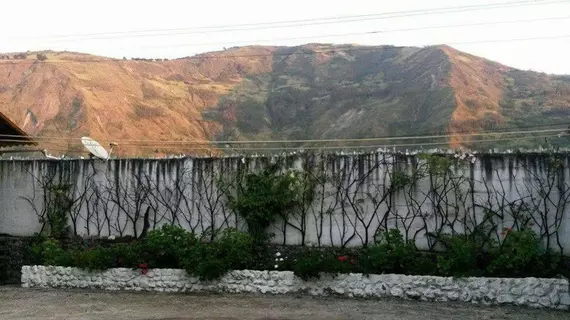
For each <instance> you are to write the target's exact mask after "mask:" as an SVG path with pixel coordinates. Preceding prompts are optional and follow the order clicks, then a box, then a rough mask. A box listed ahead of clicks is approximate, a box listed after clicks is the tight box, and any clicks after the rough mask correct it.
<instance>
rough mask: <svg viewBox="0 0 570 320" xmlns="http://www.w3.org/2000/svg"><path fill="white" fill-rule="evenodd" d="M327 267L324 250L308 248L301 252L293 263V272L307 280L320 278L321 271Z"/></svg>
mask: <svg viewBox="0 0 570 320" xmlns="http://www.w3.org/2000/svg"><path fill="white" fill-rule="evenodd" d="M325 269H326V263H325V257H324V255H323V253H322V252H320V251H315V250H308V251H306V252H304V253H303V254H301V255H300V256H299V257H298V258H297V259H296V261H295V263H294V264H293V273H294V274H295V275H296V276H297V277H299V278H301V279H303V280H305V281H307V280H310V279H318V278H320V274H321V272H324V270H325Z"/></svg>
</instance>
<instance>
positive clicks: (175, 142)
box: [0, 124, 566, 148]
mask: <svg viewBox="0 0 570 320" xmlns="http://www.w3.org/2000/svg"><path fill="white" fill-rule="evenodd" d="M565 125H566V124H565ZM550 126H552V125H550ZM564 129H565V128H558V129H543V130H516V131H486V132H476V133H451V134H444V135H416V136H387V137H376V138H353V139H307V140H249V141H205V140H195V141H191V140H188V141H180V140H170V141H169V140H128V139H126V140H115V141H118V143H119V145H129V146H141V145H140V144H143V145H145V144H146V145H147V146H149V145H152V146H164V145H175V146H176V145H180V144H182V145H202V144H206V145H212V144H213V145H219V144H275V143H280V144H291V143H334V142H344V143H347V142H375V141H394V140H396V141H397V140H423V139H431V140H433V139H442V138H454V137H479V136H486V135H495V134H497V135H514V134H517V135H521V134H536V133H549V132H550V133H552V132H558V133H560V132H561V131H562V130H564ZM6 136H11V137H16V136H14V135H0V137H6ZM527 138H529V137H527ZM530 138H532V137H530ZM34 139H35V140H36V141H38V142H43V143H47V144H50V143H51V144H56V143H60V144H63V143H68V142H67V141H69V142H72V143H77V144H79V141H78V139H77V138H72V137H69V138H67V137H56V136H49V137H47V136H45V137H36V138H34ZM58 140H60V141H58ZM102 141H107V140H102ZM0 142H22V140H21V139H20V140H19V139H0ZM446 143H449V142H446ZM296 148H297V147H296Z"/></svg>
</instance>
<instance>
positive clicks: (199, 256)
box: [182, 229, 255, 280]
mask: <svg viewBox="0 0 570 320" xmlns="http://www.w3.org/2000/svg"><path fill="white" fill-rule="evenodd" d="M253 243H254V242H253V239H252V238H251V237H250V236H249V235H248V234H247V233H243V232H240V231H238V230H236V229H226V230H224V232H222V234H221V235H220V236H219V238H217V239H215V240H214V241H213V242H210V243H203V242H198V243H196V244H195V245H194V246H193V247H192V248H191V249H190V250H189V251H187V255H186V256H185V257H184V260H183V261H182V264H183V266H184V269H186V271H187V272H188V273H189V274H192V275H195V276H198V277H200V279H203V280H213V279H216V278H219V277H221V276H223V275H224V274H226V273H227V272H228V271H230V270H239V269H245V268H247V267H248V266H249V265H250V264H251V263H252V261H253V258H254V256H255V255H254V246H253Z"/></svg>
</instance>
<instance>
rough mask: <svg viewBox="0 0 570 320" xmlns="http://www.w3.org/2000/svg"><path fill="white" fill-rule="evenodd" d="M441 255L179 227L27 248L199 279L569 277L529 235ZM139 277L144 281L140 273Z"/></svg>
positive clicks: (393, 234)
mask: <svg viewBox="0 0 570 320" xmlns="http://www.w3.org/2000/svg"><path fill="white" fill-rule="evenodd" d="M438 239H439V240H438V241H439V242H438V243H440V244H441V245H442V249H443V252H441V253H437V254H436V253H426V252H421V251H419V250H417V249H416V248H415V246H414V244H413V243H410V242H407V241H405V240H404V238H403V236H402V234H401V233H400V231H399V230H389V231H387V232H384V233H382V235H381V239H379V241H378V243H376V244H375V245H373V246H371V247H368V248H354V249H346V248H310V247H302V246H301V247H282V248H278V250H277V248H274V247H271V246H268V245H264V246H260V245H259V243H257V242H256V241H255V240H254V238H253V237H252V236H251V235H250V234H248V233H245V232H240V231H239V230H236V229H227V230H225V231H223V232H221V233H220V234H219V235H218V236H217V237H216V238H215V239H214V240H213V241H212V242H201V241H199V240H198V238H197V237H196V236H195V235H194V234H192V233H190V232H187V231H185V230H184V229H182V228H179V227H172V226H165V227H162V228H160V229H157V230H154V231H152V232H149V234H148V236H147V237H146V238H144V239H139V240H135V241H131V242H128V243H116V244H106V243H96V242H83V243H79V242H76V243H71V244H69V243H61V242H59V241H56V240H53V239H46V240H44V239H41V238H38V239H37V241H34V244H33V246H32V247H31V248H32V250H31V251H32V254H33V257H34V258H33V261H34V263H38V264H44V265H56V266H71V267H78V268H83V269H89V270H104V269H107V268H114V267H126V268H140V269H142V271H145V270H146V269H147V268H182V269H185V270H186V271H187V272H188V274H190V275H192V276H196V277H199V278H200V279H203V280H213V279H217V278H219V277H222V276H223V275H225V274H226V273H227V272H228V271H230V270H240V269H241V270H243V269H254V270H291V271H293V272H294V273H295V275H297V276H298V277H300V278H301V279H304V280H309V279H314V278H319V276H320V274H322V273H327V274H333V275H335V274H338V273H364V274H382V273H398V274H410V275H444V276H458V277H461V276H500V277H527V276H533V277H555V276H559V275H560V274H562V275H565V274H566V275H567V274H568V271H567V269H568V266H567V264H568V263H569V261H567V260H562V259H561V256H560V254H555V253H552V252H549V251H546V250H544V249H542V246H541V242H540V239H539V238H538V236H537V235H535V234H534V233H533V232H532V231H531V230H528V229H524V230H520V231H510V230H507V231H506V232H505V235H504V239H503V241H502V243H500V244H497V243H492V242H489V241H487V242H484V241H482V239H483V236H482V235H468V236H465V235H454V236H450V235H443V236H440V237H438ZM143 274H145V273H144V272H143Z"/></svg>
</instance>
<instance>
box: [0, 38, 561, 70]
mask: <svg viewBox="0 0 570 320" xmlns="http://www.w3.org/2000/svg"><path fill="white" fill-rule="evenodd" d="M568 38H570V34H563V35H556V36H541V37H526V38H508V39H493V40H476V41H466V42H445V44H447V45H469V44H482V43H507V42H518V41H534V40H554V39H568ZM439 45H442V44H439ZM326 46H329V45H326ZM430 46H438V45H433V44H432V45H424V47H430ZM329 47H330V49H326V50H311V51H308V52H272V53H269V54H266V53H261V54H232V55H223V54H222V55H218V54H217V53H218V52H219V51H218V52H207V53H203V54H199V55H195V56H191V57H184V58H178V59H173V60H175V61H181V60H208V59H235V58H269V57H272V58H274V57H279V56H283V57H289V56H304V55H316V54H322V53H325V54H326V53H333V54H334V53H348V52H370V51H376V50H381V49H383V48H385V47H386V46H358V47H356V46H355V45H341V46H334V45H330V46H329ZM281 48H287V49H295V48H300V49H304V50H310V49H308V48H304V47H302V46H296V47H281ZM88 59H89V58H88ZM148 60H149V61H137V60H123V59H114V58H104V59H89V60H80V59H68V60H49V59H48V60H45V61H41V62H40V61H38V60H32V59H23V60H0V65H2V64H7V65H10V64H22V63H28V64H33V63H48V64H50V63H52V64H53V63H100V62H117V63H119V62H122V63H155V62H154V61H152V60H153V59H148ZM171 61H172V60H171Z"/></svg>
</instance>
